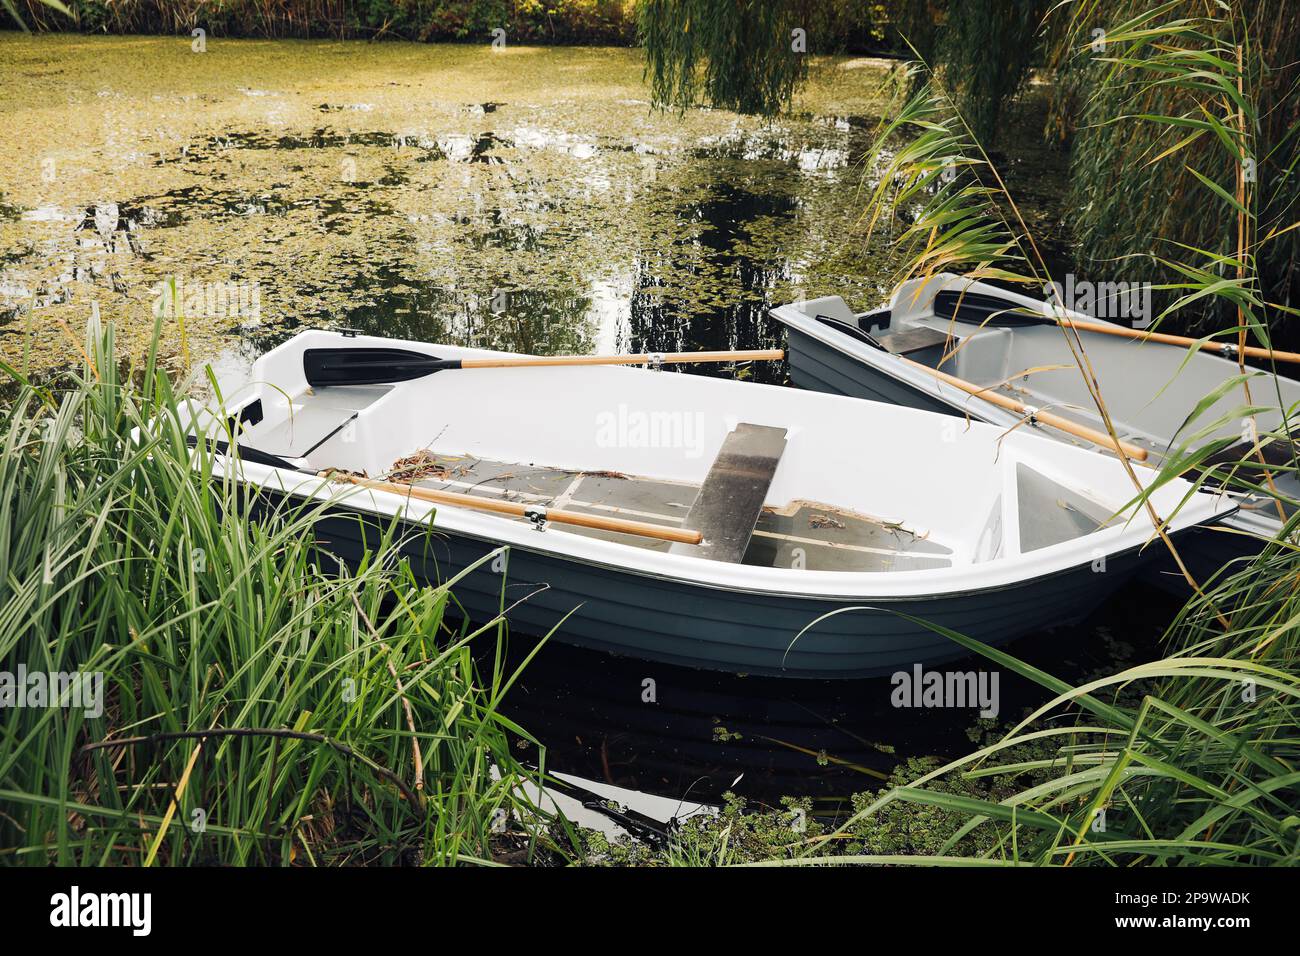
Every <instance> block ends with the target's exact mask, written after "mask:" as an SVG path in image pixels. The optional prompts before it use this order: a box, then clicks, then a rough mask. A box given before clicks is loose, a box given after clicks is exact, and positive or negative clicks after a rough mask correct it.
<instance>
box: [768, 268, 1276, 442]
mask: <svg viewBox="0 0 1300 956" xmlns="http://www.w3.org/2000/svg"><path fill="white" fill-rule="evenodd" d="M942 292H956V293H958V294H960V295H971V296H975V295H990V296H996V297H998V298H1000V299H1004V300H1006V301H1008V302H1010V303H1014V305H1012V306H1011V308H1012V309H1015V308H1017V307H1018V308H1019V309H1022V310H1026V311H1029V312H1033V313H1035V314H1038V315H1042V316H1044V317H1051V316H1052V315H1053V314H1054V313H1053V309H1052V306H1050V305H1049V304H1048V303H1047V302H1045V301H1044V300H1043V299H1041V298H1038V299H1035V298H1033V297H1031V296H1028V295H1024V294H1020V293H1017V292H1012V291H1008V290H1006V289H1002V288H999V287H995V286H991V285H989V284H987V283H983V282H977V281H974V280H970V279H966V278H963V277H961V276H956V275H952V274H948V273H944V274H940V275H936V276H933V277H930V278H928V279H916V280H912V281H910V282H906V283H904V284H903V285H902V286H900V287H899V289H898V290H897V291H896V292H895V294H894V296H893V298H892V299H891V301H890V307H889V309H888V310H882V311H881V312H879V313H875V314H870V313H869V314H866V315H864V316H859V315H857V314H856V313H854V311H853V310H852V309H851V308H850V307H849V306H848V305H847V304H846V303H845V302H844V300H843V299H840V298H838V297H834V296H832V297H827V298H824V299H817V300H812V301H810V302H807V303H795V304H793V305H790V306H783V307H781V308H780V309H777V310H774V314H775V315H778V317H780V318H782V321H789V319H790V318H791V317H792V316H802V317H804V318H803V321H802V323H801V324H800V325H799V327H800V328H801V329H803V330H804V331H809V332H810V334H815V335H818V337H821V338H823V340H824V341H830V340H832V339H835V340H838V345H839V347H843V348H844V349H845V350H846V351H848V352H849V353H850V354H852V355H854V356H856V357H858V358H859V359H861V360H862V361H865V362H867V363H869V364H873V365H876V366H877V367H888V369H889V374H891V375H894V376H896V377H898V378H901V379H904V380H906V381H908V382H910V383H914V384H916V385H918V386H920V387H923V388H925V389H926V390H928V391H931V392H934V393H936V394H939V395H942V396H944V397H945V398H946V399H948V400H949V401H951V402H952V403H953V404H955V405H958V406H962V407H969V406H971V405H972V404H978V405H979V406H980V410H979V417H981V418H983V419H985V420H987V421H995V422H1011V421H1014V420H1016V419H1017V418H1018V417H1019V416H1017V415H1016V414H1015V413H1013V412H1009V411H1006V410H1003V409H998V408H997V407H996V406H993V405H991V404H988V403H984V402H980V401H979V400H978V399H972V398H971V396H970V395H968V394H967V393H965V392H963V391H960V390H958V389H956V388H954V387H952V386H950V385H946V384H940V383H937V382H936V380H935V379H934V378H933V376H929V375H927V374H926V373H925V372H923V371H921V370H918V369H912V368H907V367H906V364H905V363H902V362H898V361H896V360H895V358H894V356H892V355H890V354H889V353H887V352H882V351H880V350H879V349H875V348H872V347H871V346H870V345H869V344H866V343H859V342H853V343H852V344H851V345H846V344H845V337H844V336H842V335H839V334H838V333H835V332H834V331H831V332H830V333H829V335H828V334H827V331H826V330H825V329H824V328H823V329H820V330H819V329H817V328H816V327H815V325H813V324H811V323H810V322H809V320H813V321H814V322H815V317H816V315H818V314H821V315H826V316H828V317H830V318H833V319H840V320H843V321H849V322H852V323H854V324H859V325H860V327H862V328H863V330H864V331H867V332H869V333H870V334H872V335H873V336H874V337H875V338H876V339H877V340H880V341H884V342H888V341H889V340H890V339H891V338H896V337H901V336H905V335H908V334H909V333H910V334H913V335H914V337H913V339H912V341H911V342H910V343H907V344H910V345H913V346H920V347H916V348H914V349H908V350H907V351H906V357H907V358H909V359H911V360H912V361H914V362H919V363H920V364H922V365H926V366H929V367H931V368H939V369H941V370H942V371H945V372H948V373H949V374H951V375H955V376H957V377H958V378H962V379H965V380H966V381H968V382H971V383H973V384H975V385H979V386H982V387H989V388H991V389H992V390H994V391H998V392H1000V393H1002V394H1003V395H1006V396H1007V397H1010V398H1014V399H1016V400H1017V401H1020V402H1023V403H1025V404H1028V405H1031V406H1033V407H1035V408H1040V409H1044V410H1050V411H1052V412H1054V413H1056V414H1058V415H1061V416H1063V417H1065V418H1069V419H1072V420H1074V421H1076V422H1079V423H1080V424H1084V425H1088V426H1090V427H1092V428H1096V429H1099V430H1103V431H1104V430H1105V429H1104V426H1103V424H1102V420H1101V416H1100V415H1099V414H1098V412H1097V409H1096V405H1095V403H1094V401H1093V398H1092V396H1091V395H1090V393H1089V392H1088V389H1087V387H1086V385H1085V383H1084V379H1083V377H1082V376H1081V375H1080V373H1079V369H1078V365H1077V362H1076V359H1075V357H1074V355H1073V353H1072V352H1071V349H1070V345H1069V343H1068V340H1067V338H1066V336H1065V335H1064V334H1063V332H1062V330H1061V329H1060V328H1058V327H1056V326H1054V325H1045V324H1044V325H1019V326H1017V327H1015V328H996V327H992V326H991V325H984V326H981V325H979V324H977V323H976V322H975V321H970V322H967V321H958V320H954V319H953V318H951V312H950V311H949V312H948V314H947V315H937V314H936V309H935V303H936V299H937V297H938V295H939V294H940V293H942ZM1055 314H1057V315H1063V316H1064V317H1066V318H1067V319H1069V320H1073V321H1085V322H1092V323H1097V324H1102V325H1117V323H1113V322H1108V321H1106V320H1105V319H1096V318H1093V317H1092V316H1088V315H1084V314H1082V313H1079V312H1075V311H1070V310H1065V309H1061V308H1060V307H1059V306H1058V307H1057V310H1056V313H1055ZM1008 317H1011V316H1008ZM1126 327H1127V328H1131V326H1126ZM925 330H930V331H932V332H934V333H937V334H935V335H933V336H929V337H927V336H924V335H923V334H922V335H915V333H917V332H924V331H925ZM1079 334H1080V336H1081V338H1082V341H1083V348H1084V352H1085V354H1086V356H1087V359H1088V361H1089V362H1090V363H1091V367H1092V369H1093V371H1094V372H1095V374H1096V378H1097V382H1098V385H1099V386H1100V391H1101V394H1102V397H1103V398H1104V400H1105V402H1106V408H1107V410H1108V412H1109V413H1110V416H1111V418H1112V420H1113V422H1114V424H1115V427H1116V431H1117V433H1118V436H1119V438H1120V439H1121V440H1123V441H1127V442H1131V443H1133V444H1136V445H1139V446H1141V447H1144V448H1146V449H1147V450H1148V451H1150V452H1151V453H1152V459H1151V460H1152V462H1153V463H1154V462H1155V461H1158V459H1159V458H1160V456H1161V455H1162V454H1164V453H1165V452H1166V451H1167V450H1168V449H1169V448H1170V447H1171V442H1172V447H1173V448H1177V447H1179V446H1180V445H1182V444H1184V443H1188V445H1189V447H1200V446H1201V445H1204V444H1206V443H1208V442H1209V441H1211V440H1213V439H1214V438H1220V437H1229V438H1237V439H1240V438H1242V437H1243V436H1245V435H1249V434H1252V429H1257V430H1258V431H1259V432H1267V431H1271V430H1274V429H1276V428H1278V426H1279V425H1280V424H1281V422H1282V415H1283V410H1285V412H1286V414H1287V415H1288V416H1290V417H1291V418H1292V420H1293V421H1294V420H1295V417H1296V416H1297V415H1300V382H1297V381H1295V380H1293V379H1289V378H1285V377H1282V376H1274V375H1271V374H1268V373H1266V372H1263V371H1259V370H1253V374H1251V376H1250V378H1249V381H1248V385H1249V388H1250V403H1248V402H1247V400H1246V393H1245V391H1244V390H1243V388H1242V387H1241V386H1240V385H1238V386H1235V387H1233V388H1230V389H1228V390H1227V391H1226V392H1225V393H1224V394H1223V395H1222V396H1221V397H1219V398H1218V399H1217V400H1216V401H1215V402H1214V403H1212V404H1211V405H1210V406H1208V407H1207V408H1205V409H1204V410H1202V411H1201V412H1200V413H1199V414H1198V415H1197V417H1196V418H1195V419H1194V420H1193V421H1191V422H1188V421H1187V419H1188V416H1189V415H1191V414H1192V412H1193V410H1195V409H1196V407H1197V405H1198V404H1199V403H1200V401H1201V400H1202V398H1204V397H1205V396H1208V395H1210V394H1211V393H1213V392H1214V391H1215V390H1216V389H1218V388H1219V387H1220V385H1221V384H1222V383H1223V382H1225V381H1227V380H1229V379H1232V378H1234V377H1235V376H1238V375H1239V374H1240V371H1239V368H1238V365H1237V362H1236V360H1235V359H1228V358H1224V357H1222V356H1220V355H1216V354H1213V353H1212V352H1208V351H1203V350H1202V351H1194V352H1191V353H1190V354H1189V352H1188V350H1187V349H1186V348H1181V347H1178V346H1171V345H1167V344H1163V343H1159V342H1142V341H1137V340H1134V339H1130V338H1123V337H1119V336H1114V335H1107V334H1104V333H1099V332H1086V331H1085V332H1080V333H1079ZM926 342H929V343H931V344H928V345H927V344H925V343H926ZM1233 342H1234V343H1235V337H1234V338H1233ZM1248 404H1253V405H1256V406H1268V407H1269V409H1270V410H1268V411H1264V412H1260V413H1258V414H1257V415H1256V416H1255V417H1254V423H1253V425H1252V423H1251V422H1250V421H1249V420H1248V419H1247V418H1246V416H1244V415H1240V414H1234V413H1235V412H1238V411H1239V410H1242V409H1244V408H1245V407H1246V406H1247V405H1248ZM1220 419H1224V421H1222V422H1220V421H1219V420H1220ZM1215 423H1218V424H1217V426H1216V427H1214V428H1213V429H1210V430H1208V431H1207V432H1206V434H1204V435H1201V434H1200V432H1202V431H1203V430H1206V429H1209V427H1210V426H1211V425H1214V424H1215ZM1053 437H1055V438H1057V439H1058V440H1063V441H1073V442H1075V443H1077V444H1085V443H1084V442H1083V441H1082V440H1081V439H1073V438H1071V437H1070V436H1068V435H1066V434H1065V433H1064V432H1054V433H1053Z"/></svg>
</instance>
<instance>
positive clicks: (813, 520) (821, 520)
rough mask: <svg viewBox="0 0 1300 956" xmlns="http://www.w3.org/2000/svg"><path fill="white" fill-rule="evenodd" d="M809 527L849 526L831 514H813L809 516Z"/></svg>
mask: <svg viewBox="0 0 1300 956" xmlns="http://www.w3.org/2000/svg"><path fill="white" fill-rule="evenodd" d="M808 527H810V528H847V527H848V525H846V524H845V523H844V522H843V521H841V520H840V519H839V518H832V517H831V516H830V515H811V516H810V517H809V518H808Z"/></svg>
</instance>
